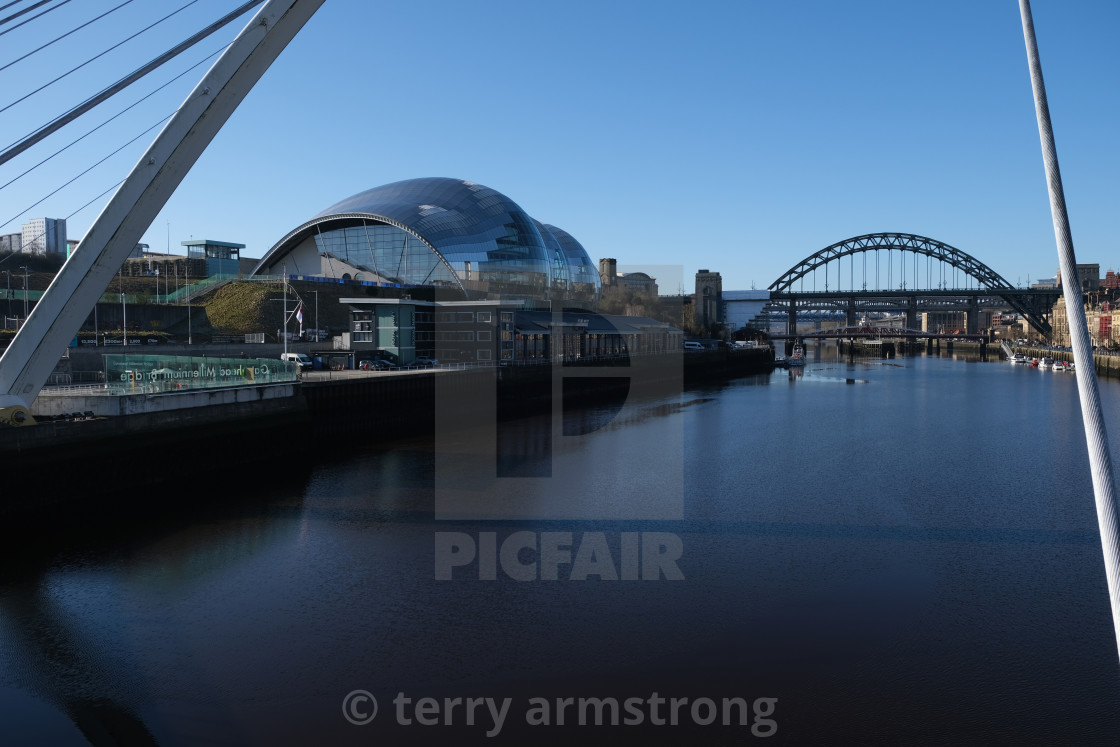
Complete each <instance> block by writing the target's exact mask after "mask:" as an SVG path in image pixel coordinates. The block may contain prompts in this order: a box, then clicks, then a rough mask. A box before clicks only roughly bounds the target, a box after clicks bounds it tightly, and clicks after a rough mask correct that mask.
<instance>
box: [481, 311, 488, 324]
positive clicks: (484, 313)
mask: <svg viewBox="0 0 1120 747" xmlns="http://www.w3.org/2000/svg"><path fill="white" fill-rule="evenodd" d="M478 321H479V322H480V323H482V324H489V323H490V312H489V311H480V312H478Z"/></svg>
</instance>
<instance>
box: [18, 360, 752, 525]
mask: <svg viewBox="0 0 1120 747" xmlns="http://www.w3.org/2000/svg"><path fill="white" fill-rule="evenodd" d="M604 363H605V362H603V361H579V362H576V363H575V364H573V365H565V366H550V365H543V366H539V365H538V366H508V367H507V366H500V367H486V368H475V369H464V370H446V369H441V370H434V371H414V372H404V373H385V374H382V373H374V372H370V373H369V374H367V375H360V374H358V372H348V373H350V374H353V375H351V376H348V377H345V378H342V377H340V378H337V379H335V378H329V379H324V380H312V377H308V380H305V381H303V382H302V383H299V384H289V385H286V386H288V387H289V390H290V391H289V392H288V393H287V395H286V396H276V395H277V394H278V392H279V390H278V389H277V388H273V389H270V390H268V391H265V390H266V389H267V388H266V387H255V388H253V387H246V388H239V390H223V391H222V392H207V393H205V394H203V393H202V392H198V393H193V396H194V398H195V400H197V401H195V402H193V403H192V404H193V405H194V406H190V407H183V406H182V405H184V404H186V399H185V398H184V397H187V396H190V395H166V396H151V395H135V399H134V400H133V399H129V398H125V400H127V401H125V400H121V401H115V400H114V401H113V402H110V401H109V398H105V401H104V402H101V403H100V405H99V406H98V407H96V408H95V407H93V406H92V405H89V400H81V401H78V400H72V401H71V402H70V403H69V404H65V403H63V402H60V401H57V400H54V399H53V398H51V397H50V396H49V395H48V397H47V399H46V400H45V402H47V401H49V411H50V412H49V414H55V413H56V412H67V413H73V412H85V411H87V410H89V411H94V413H95V414H94V416H93V417H90V418H82V419H77V420H71V421H58V420H55V421H50V422H40V423H39V424H37V425H34V426H25V427H19V428H15V427H8V428H0V467H2V474H3V481H4V487H3V489H2V490H0V518H2V517H11V516H13V515H16V514H20V513H22V512H23V511H24V510H33V511H34V512H36V513H40V512H42V511H43V510H51V508H52V507H59V508H61V507H66V510H67V511H72V510H73V509H74V508H75V506H76V505H77V506H81V505H82V504H83V503H86V504H88V506H89V507H98V506H101V505H102V503H101V502H100V501H99V500H95V498H96V497H98V496H106V495H111V494H114V493H117V494H118V496H117V497H120V496H119V494H120V493H121V492H122V489H121V488H120V486H121V485H127V486H128V487H127V489H125V490H124V491H123V492H131V493H136V492H139V493H141V494H143V493H144V491H143V490H138V488H140V487H142V486H144V485H157V484H166V483H168V482H174V481H181V482H198V481H204V482H206V483H207V484H209V485H211V487H214V486H220V485H221V484H222V482H223V480H224V475H225V474H227V473H229V472H230V471H252V470H275V469H283V467H284V465H285V464H286V463H289V462H290V460H295V459H303V460H306V459H307V458H308V455H309V454H312V455H313V454H315V453H316V449H317V448H319V446H318V445H319V443H320V442H322V441H325V440H326V441H330V440H334V439H338V438H348V437H361V438H362V440H363V441H365V440H367V439H370V440H374V441H378V440H385V441H391V440H392V439H393V438H394V437H399V436H401V435H413V436H415V435H424V434H430V433H433V432H434V427H435V423H436V414H437V407H438V410H439V417H440V422H441V424H443V423H455V422H456V418H457V417H461V418H462V420H460V421H458V422H462V423H464V424H470V423H472V422H475V420H476V419H477V418H478V417H483V416H489V417H496V418H498V419H499V420H502V419H506V418H515V417H519V416H522V415H526V414H531V413H534V412H541V411H544V410H547V409H548V408H550V407H552V404H553V401H554V397H555V396H556V395H559V396H560V397H561V399H562V407H563V408H564V409H565V411H567V410H569V409H570V408H578V407H581V406H583V405H587V404H604V405H608V406H610V405H614V404H619V403H621V402H622V401H625V400H626V399H627V398H628V397H647V396H667V395H672V394H673V393H679V392H681V391H683V390H684V389H685V388H688V387H689V386H692V385H694V384H699V383H701V382H704V381H710V380H718V379H723V378H731V377H735V376H745V375H751V374H757V373H766V372H769V371H770V370H772V369H773V360H772V357H771V355H770V353H769V351H768V350H751V351H718V350H717V351H709V352H698V353H689V354H687V355H684V356H680V355H669V356H658V357H653V356H650V357H647V358H636V359H634V360H632V361H631V365H630V366H619V365H605V364H604ZM328 375H329V374H328ZM557 376H559V378H560V381H559V382H557V380H556V378H555V377H557ZM258 390H259V391H258ZM102 396H103V397H104V395H102ZM87 405H88V406H87ZM44 407H47V405H44ZM488 408H490V409H488ZM32 411H33V413H34V412H35V408H33V409H32ZM487 413H493V414H492V415H487ZM441 427H442V426H441ZM323 449H324V450H327V451H329V450H330V447H329V446H326V445H324V446H323Z"/></svg>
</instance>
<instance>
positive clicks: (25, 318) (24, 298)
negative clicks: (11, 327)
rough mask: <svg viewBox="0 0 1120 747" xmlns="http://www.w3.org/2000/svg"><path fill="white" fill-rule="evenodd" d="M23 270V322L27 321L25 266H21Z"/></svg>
mask: <svg viewBox="0 0 1120 747" xmlns="http://www.w3.org/2000/svg"><path fill="white" fill-rule="evenodd" d="M19 269H21V270H23V321H25V322H26V321H27V265H21V266H20V268H19Z"/></svg>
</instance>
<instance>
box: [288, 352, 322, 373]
mask: <svg viewBox="0 0 1120 747" xmlns="http://www.w3.org/2000/svg"><path fill="white" fill-rule="evenodd" d="M280 360H282V361H289V362H291V363H298V364H299V370H301V371H310V370H311V367H312V365H314V364H313V363H312V362H311V357H310V356H308V355H307V354H306V353H281V354H280Z"/></svg>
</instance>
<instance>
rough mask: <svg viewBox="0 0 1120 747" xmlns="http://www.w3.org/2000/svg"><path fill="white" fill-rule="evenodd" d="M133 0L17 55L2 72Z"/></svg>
mask: <svg viewBox="0 0 1120 747" xmlns="http://www.w3.org/2000/svg"><path fill="white" fill-rule="evenodd" d="M131 2H133V0H124V2H123V3H121V4H120V5H118V6H117V7H115V8H110V9H109V10H107V11H105V12H104V13H102V14H101V15H99V16H97V17H96V18H93V19H90V20H88V21H86V22H85V23H83V24H82V25H81V26H78V27H76V28H72V29H70V30H69V31H67V32H66V33H65V34H62V35H61V36H56V37H55V38H53V39H51V40H50V41H49V42H47V43H46V44H44V45H43V46H41V47H39V48H38V49H33V50H31V51H30V52H28V53H27V54H25V55H24V56H22V57H17V58H16V59H14V60H12V61H11V62H9V63H7V64H6V65H4V66H2V67H0V72H3V71H5V70H7V69H8V68H10V67H11V66H12V65H14V64H16V63H17V62H22V61H24V60H26V59H27V58H28V57H30V56H31V55H33V54H37V53H39V52H42V51H43V50H44V49H46V48H47V47H49V46H50V45H52V44H54V43H56V42H60V41H62V40H63V39H65V38H66V37H68V36H70V35H71V34H73V33H76V32H78V31H81V30H82V29H84V28H85V27H86V26H89V25H90V24H91V23H96V22H97V21H100V20H101V19H102V18H104V17H105V16H107V15H109V14H110V13H112V12H114V11H118V10H120V9H121V8H123V7H124V6H126V5H128V4H129V3H131Z"/></svg>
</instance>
